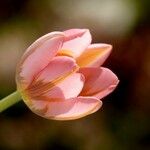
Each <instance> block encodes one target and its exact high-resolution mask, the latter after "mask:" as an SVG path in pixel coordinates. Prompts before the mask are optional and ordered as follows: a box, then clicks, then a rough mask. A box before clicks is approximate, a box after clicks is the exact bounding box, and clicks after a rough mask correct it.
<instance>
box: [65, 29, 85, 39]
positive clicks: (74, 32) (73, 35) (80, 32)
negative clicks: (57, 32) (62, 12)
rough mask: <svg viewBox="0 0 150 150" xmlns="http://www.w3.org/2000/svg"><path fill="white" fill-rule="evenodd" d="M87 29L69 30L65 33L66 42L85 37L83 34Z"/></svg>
mask: <svg viewBox="0 0 150 150" xmlns="http://www.w3.org/2000/svg"><path fill="white" fill-rule="evenodd" d="M86 30H87V29H69V30H66V31H63V33H64V34H65V40H66V41H68V40H73V39H75V38H78V37H81V36H83V34H84V33H85V32H86Z"/></svg>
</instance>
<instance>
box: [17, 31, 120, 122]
mask: <svg viewBox="0 0 150 150" xmlns="http://www.w3.org/2000/svg"><path fill="white" fill-rule="evenodd" d="M111 49H112V46H111V45H108V44H91V34H90V32H89V30H88V29H71V30H67V31H64V32H51V33H48V34H46V35H44V36H42V37H41V38H39V39H38V40H36V41H35V42H34V43H33V44H32V45H31V46H30V47H29V48H28V49H27V51H26V52H25V54H24V55H23V57H22V59H21V61H20V63H19V65H18V67H17V74H16V81H17V88H18V90H19V91H20V93H21V95H22V98H23V100H24V102H25V103H26V104H27V106H28V107H29V108H30V109H31V110H32V111H33V112H34V113H36V114H38V115H40V116H42V117H44V118H47V119H55V120H72V119H77V118H81V117H84V116H86V115H89V114H92V113H94V112H96V111H97V110H98V109H99V108H100V107H101V106H102V101H101V100H100V99H102V98H103V97H105V96H106V95H108V94H110V93H111V92H112V91H113V90H114V89H115V88H116V86H117V84H118V82H119V80H118V78H117V76H116V75H115V74H114V73H113V72H112V71H111V70H109V69H107V68H103V67H100V66H101V65H102V64H103V63H104V61H105V60H106V59H107V57H108V56H109V54H110V52H111Z"/></svg>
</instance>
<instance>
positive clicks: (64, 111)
mask: <svg viewBox="0 0 150 150" xmlns="http://www.w3.org/2000/svg"><path fill="white" fill-rule="evenodd" d="M32 102H33V103H32V107H31V110H32V111H33V112H35V113H36V114H38V115H40V116H42V117H45V118H47V119H54V120H73V119H78V118H81V117H84V116H87V115H89V114H91V113H94V112H96V111H97V110H98V109H99V108H100V107H101V106H102V101H100V100H99V99H97V98H95V97H76V98H72V99H67V100H63V99H60V100H57V99H52V100H49V101H44V100H43V101H42V100H41V101H36V100H33V101H32ZM41 106H43V108H42V107H41Z"/></svg>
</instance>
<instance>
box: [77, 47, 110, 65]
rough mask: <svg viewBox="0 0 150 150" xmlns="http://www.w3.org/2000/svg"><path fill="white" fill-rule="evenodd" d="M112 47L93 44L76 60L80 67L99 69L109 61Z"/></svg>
mask: <svg viewBox="0 0 150 150" xmlns="http://www.w3.org/2000/svg"><path fill="white" fill-rule="evenodd" d="M111 49H112V46H111V45H108V44H91V45H90V46H89V47H88V48H87V49H86V50H85V51H84V53H82V55H81V56H79V57H78V58H76V61H77V64H78V65H79V66H80V67H99V66H101V65H102V64H103V63H104V61H105V60H106V59H107V57H108V56H109V54H110V52H111Z"/></svg>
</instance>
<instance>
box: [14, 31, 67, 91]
mask: <svg viewBox="0 0 150 150" xmlns="http://www.w3.org/2000/svg"><path fill="white" fill-rule="evenodd" d="M63 40H64V35H63V33H62V32H54V33H53V32H52V33H50V34H48V35H45V36H44V37H41V38H40V39H38V40H37V41H35V42H34V43H33V44H32V45H31V46H30V47H29V48H28V49H27V51H26V52H25V54H24V55H23V57H22V59H21V62H20V64H19V65H18V68H17V78H16V79H17V83H18V84H21V86H22V87H24V88H25V87H27V86H28V85H29V84H30V83H31V82H32V80H33V78H34V77H35V76H36V75H37V74H38V73H39V72H40V71H41V70H42V69H43V68H44V67H45V66H47V65H48V63H49V61H50V60H51V59H52V58H53V57H54V56H55V55H56V54H57V51H58V49H60V48H61V46H62V42H63Z"/></svg>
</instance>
